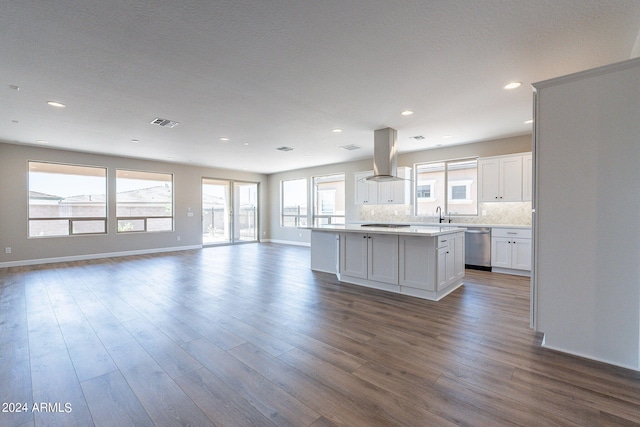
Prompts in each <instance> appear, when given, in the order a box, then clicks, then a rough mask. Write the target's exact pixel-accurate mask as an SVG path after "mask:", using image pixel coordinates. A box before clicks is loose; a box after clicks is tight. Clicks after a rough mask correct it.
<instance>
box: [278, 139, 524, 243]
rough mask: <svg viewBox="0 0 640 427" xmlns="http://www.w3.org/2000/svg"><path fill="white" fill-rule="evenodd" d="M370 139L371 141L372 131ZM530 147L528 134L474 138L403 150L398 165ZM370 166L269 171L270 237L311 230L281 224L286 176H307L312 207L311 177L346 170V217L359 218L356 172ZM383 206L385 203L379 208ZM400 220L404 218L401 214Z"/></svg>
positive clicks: (305, 235) (299, 236)
mask: <svg viewBox="0 0 640 427" xmlns="http://www.w3.org/2000/svg"><path fill="white" fill-rule="evenodd" d="M371 143H372V144H373V131H371ZM528 151H531V135H521V136H516V137H512V138H502V139H496V140H490V141H483V142H476V143H472V144H464V145H455V146H451V147H443V148H438V149H432V150H423V151H414V152H411V153H402V154H400V155H399V156H398V166H399V167H400V166H407V167H411V168H413V166H414V164H415V163H423V162H431V161H438V160H448V159H459V158H465V157H473V156H479V157H489V156H497V155H501V154H513V153H523V152H528ZM371 169H373V159H372V158H369V159H364V160H359V161H354V162H347V163H339V164H333V165H327V166H319V167H314V168H306V169H298V170H294V171H288V172H282V173H277V174H272V175H269V179H268V183H269V200H270V201H271V203H270V206H269V218H270V227H269V231H270V239H271V240H273V241H283V242H292V243H297V244H309V242H310V233H309V232H308V231H306V230H299V229H296V228H288V227H281V226H280V205H279V203H280V182H281V181H282V180H287V179H295V178H307V181H308V183H309V200H308V206H309V209H311V206H312V204H311V202H312V201H311V197H312V195H311V181H312V177H314V176H318V175H328V174H332V173H341V172H344V173H345V198H346V215H345V216H346V220H347V221H358V220H359V219H360V214H361V212H360V207H359V206H357V205H355V204H354V200H355V194H354V191H355V182H354V176H353V174H354V173H355V172H360V171H366V170H371ZM381 209H382V210H384V207H382V208H381ZM402 220H406V218H403V219H402Z"/></svg>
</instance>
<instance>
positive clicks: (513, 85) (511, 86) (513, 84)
mask: <svg viewBox="0 0 640 427" xmlns="http://www.w3.org/2000/svg"><path fill="white" fill-rule="evenodd" d="M520 86H522V83H521V82H510V83H507V84H506V85H504V86H503V88H504V89H507V90H510V89H516V88H519V87H520Z"/></svg>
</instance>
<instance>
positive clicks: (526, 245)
mask: <svg viewBox="0 0 640 427" xmlns="http://www.w3.org/2000/svg"><path fill="white" fill-rule="evenodd" d="M491 267H492V269H493V270H494V271H497V272H512V273H514V274H529V272H530V271H531V230H530V229H509V228H494V229H493V230H492V231H491ZM510 270H516V271H510Z"/></svg>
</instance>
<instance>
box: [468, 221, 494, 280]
mask: <svg viewBox="0 0 640 427" xmlns="http://www.w3.org/2000/svg"><path fill="white" fill-rule="evenodd" d="M464 257H465V260H464V263H465V267H466V268H473V269H476V270H485V271H491V227H469V228H467V231H465V233H464Z"/></svg>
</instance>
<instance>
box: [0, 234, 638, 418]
mask: <svg viewBox="0 0 640 427" xmlns="http://www.w3.org/2000/svg"><path fill="white" fill-rule="evenodd" d="M0 281H1V285H0V402H2V405H3V407H2V408H1V409H2V412H0V426H22V425H36V426H49V425H79V426H90V425H98V426H125V425H131V426H150V425H156V426H169V425H192V426H206V425H227V426H242V425H261V426H269V425H276V426H287V425H291V426H331V425H346V426H383V425H394V426H400V425H406V426H447V425H470V426H482V425H487V426H497V425H499V426H506V425H520V426H537V425H540V426H552V425H562V426H571V425H577V426H590V425H594V426H595V425H637V424H638V423H640V402H639V399H640V375H639V374H638V373H636V372H633V371H628V370H624V369H619V368H614V367H611V366H607V365H604V364H600V363H596V362H591V361H587V360H583V359H579V358H576V357H572V356H568V355H564V354H560V353H556V352H552V351H549V350H545V349H542V348H540V346H539V344H540V342H539V341H540V337H538V336H536V335H535V334H534V333H533V332H532V331H531V330H530V329H529V327H528V319H529V314H528V313H529V281H528V279H525V278H519V277H515V276H509V275H500V274H492V273H486V272H475V271H470V270H468V271H467V276H466V278H465V282H464V283H465V284H464V286H463V287H461V288H460V289H458V290H457V291H455V292H454V293H453V294H451V295H449V296H447V297H446V298H445V299H443V300H442V301H440V302H431V301H425V300H421V299H416V298H411V297H405V296H402V295H396V294H391V293H385V292H382V291H377V290H371V289H367V288H362V287H358V286H355V285H347V284H341V283H339V282H338V281H337V280H336V279H335V277H334V276H332V275H329V274H324V273H314V272H312V271H310V270H309V251H308V249H307V248H299V247H290V246H283V245H275V244H250V245H240V246H225V247H214V248H206V249H203V250H194V251H184V252H176V253H170V254H157V255H148V256H135V257H127V258H113V259H107V260H96V261H90V262H72V263H63V264H50V265H44V266H38V267H16V268H8V269H7V268H5V269H0ZM568 309H570V308H568Z"/></svg>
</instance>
